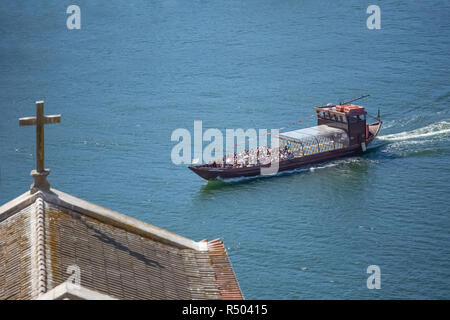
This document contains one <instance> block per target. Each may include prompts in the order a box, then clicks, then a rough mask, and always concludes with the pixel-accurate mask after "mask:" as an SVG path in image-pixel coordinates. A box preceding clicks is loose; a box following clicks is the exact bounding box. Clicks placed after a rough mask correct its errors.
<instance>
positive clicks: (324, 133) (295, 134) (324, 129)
mask: <svg viewBox="0 0 450 320" xmlns="http://www.w3.org/2000/svg"><path fill="white" fill-rule="evenodd" d="M335 134H347V133H346V132H345V130H343V129H339V128H333V127H330V126H327V125H325V124H322V125H320V126H315V127H310V128H305V129H298V130H293V131H288V132H281V133H280V134H279V137H280V138H284V139H287V140H303V139H308V138H311V136H314V137H329V136H333V135H335Z"/></svg>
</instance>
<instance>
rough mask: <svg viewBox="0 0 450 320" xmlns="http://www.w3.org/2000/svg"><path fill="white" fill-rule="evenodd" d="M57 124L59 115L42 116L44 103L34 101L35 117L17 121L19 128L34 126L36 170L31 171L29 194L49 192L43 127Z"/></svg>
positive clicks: (59, 118)
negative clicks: (31, 179)
mask: <svg viewBox="0 0 450 320" xmlns="http://www.w3.org/2000/svg"><path fill="white" fill-rule="evenodd" d="M59 122H61V115H59V114H58V115H51V116H45V115H44V101H36V117H27V118H20V119H19V124H20V125H21V126H33V125H35V126H36V170H32V171H31V176H32V177H33V178H34V183H33V184H32V185H31V193H35V192H36V191H38V190H42V191H48V190H50V184H49V183H48V181H47V176H48V175H49V173H50V170H49V169H45V168H44V158H45V157H44V125H45V124H50V123H59Z"/></svg>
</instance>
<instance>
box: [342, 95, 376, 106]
mask: <svg viewBox="0 0 450 320" xmlns="http://www.w3.org/2000/svg"><path fill="white" fill-rule="evenodd" d="M367 97H370V94H364V95H362V96H360V97H358V98H354V99H352V100H349V101H346V102H339V105H343V104H349V103H350V102H353V101H356V100H360V99H363V98H367Z"/></svg>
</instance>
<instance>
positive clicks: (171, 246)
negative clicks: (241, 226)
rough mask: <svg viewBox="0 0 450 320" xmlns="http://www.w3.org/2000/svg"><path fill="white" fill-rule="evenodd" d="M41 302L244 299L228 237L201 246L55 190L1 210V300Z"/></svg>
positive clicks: (28, 194) (27, 196) (26, 197)
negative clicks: (226, 244) (229, 254)
mask: <svg viewBox="0 0 450 320" xmlns="http://www.w3.org/2000/svg"><path fill="white" fill-rule="evenodd" d="M68 279H69V280H68ZM77 279H78V280H79V281H78V280H77ZM77 281H78V282H77ZM72 283H75V284H77V285H78V286H76V287H73V286H71V285H68V284H72ZM37 298H39V299H59V298H69V299H72V298H73V299H75V298H79V299H94V298H98V299H109V298H110V299H242V298H243V297H242V293H241V291H240V288H239V285H238V282H237V280H236V278H235V275H234V272H233V269H232V267H231V264H230V261H229V259H228V257H227V253H226V251H225V248H224V246H223V243H222V241H221V240H220V239H216V240H213V241H209V242H208V241H205V240H204V241H200V242H196V241H193V240H190V239H187V238H185V237H182V236H180V235H177V234H174V233H171V232H169V231H166V230H163V229H160V228H158V227H155V226H153V225H150V224H147V223H144V222H142V221H139V220H136V219H134V218H131V217H129V216H126V215H123V214H120V213H118V212H115V211H112V210H109V209H106V208H103V207H100V206H98V205H95V204H93V203H90V202H87V201H84V200H81V199H78V198H75V197H73V196H70V195H68V194H65V193H63V192H61V191H58V190H55V189H50V190H48V191H42V190H38V191H37V192H35V193H31V192H26V193H24V194H23V195H21V196H19V197H18V198H16V199H14V200H12V201H10V202H8V203H6V204H4V205H3V206H1V207H0V299H37Z"/></svg>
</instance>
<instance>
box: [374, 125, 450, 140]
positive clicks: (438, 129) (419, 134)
mask: <svg viewBox="0 0 450 320" xmlns="http://www.w3.org/2000/svg"><path fill="white" fill-rule="evenodd" d="M448 133H450V122H449V121H447V120H443V121H439V122H436V123H432V124H430V125H428V126H425V127H423V128H419V129H415V130H411V131H404V132H399V133H394V134H388V135H385V136H379V137H378V138H379V139H380V140H388V141H401V140H409V139H420V138H426V137H432V136H445V135H447V134H448Z"/></svg>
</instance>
